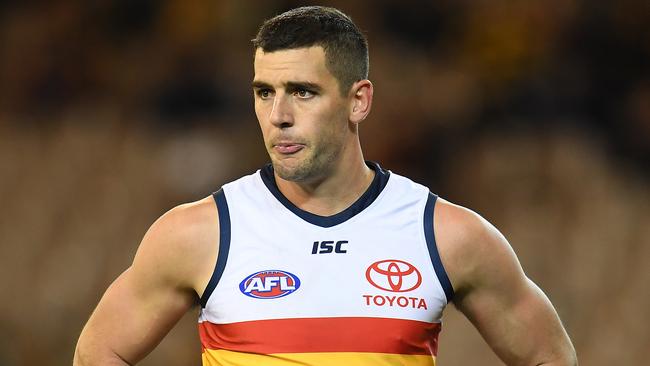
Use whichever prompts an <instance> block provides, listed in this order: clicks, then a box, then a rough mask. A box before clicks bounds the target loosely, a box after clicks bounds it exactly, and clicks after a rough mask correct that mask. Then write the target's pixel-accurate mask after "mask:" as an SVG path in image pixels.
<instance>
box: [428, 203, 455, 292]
mask: <svg viewBox="0 0 650 366" xmlns="http://www.w3.org/2000/svg"><path fill="white" fill-rule="evenodd" d="M437 199H438V196H436V195H435V194H433V193H431V192H429V197H428V198H427V203H426V206H425V207H424V237H425V239H426V241H427V248H428V249H429V256H430V257H431V263H432V264H433V269H434V271H435V272H436V276H437V277H438V281H440V285H441V286H442V289H443V290H444V291H445V296H446V297H447V303H450V302H451V300H452V298H453V296H454V288H453V287H452V285H451V281H449V277H448V276H447V272H446V271H445V267H444V266H443V265H442V260H441V259H440V253H438V246H437V245H436V236H435V232H434V227H433V209H434V207H435V205H436V200H437Z"/></svg>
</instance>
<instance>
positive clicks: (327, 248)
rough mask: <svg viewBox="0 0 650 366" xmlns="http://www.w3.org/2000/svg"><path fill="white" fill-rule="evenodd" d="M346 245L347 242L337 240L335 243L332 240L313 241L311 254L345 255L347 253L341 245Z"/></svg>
mask: <svg viewBox="0 0 650 366" xmlns="http://www.w3.org/2000/svg"><path fill="white" fill-rule="evenodd" d="M347 243H348V241H347V240H339V241H337V242H336V243H335V242H334V241H332V240H323V241H315V242H314V245H313V246H312V247H311V254H328V253H332V252H334V253H347V252H348V251H347V250H345V249H343V245H345V244H347Z"/></svg>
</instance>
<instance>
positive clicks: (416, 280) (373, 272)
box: [366, 259, 422, 292]
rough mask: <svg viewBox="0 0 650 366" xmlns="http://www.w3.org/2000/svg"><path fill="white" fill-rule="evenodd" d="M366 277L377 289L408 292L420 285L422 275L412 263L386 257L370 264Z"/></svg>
mask: <svg viewBox="0 0 650 366" xmlns="http://www.w3.org/2000/svg"><path fill="white" fill-rule="evenodd" d="M366 279H367V280H368V282H370V284H371V285H373V286H375V287H376V288H378V289H381V290H384V291H390V292H408V291H413V290H415V289H416V288H418V287H420V284H421V283H422V276H421V275H420V271H418V269H417V268H415V267H414V266H413V265H412V264H410V263H407V262H404V261H401V260H398V259H386V260H383V261H378V262H375V263H373V264H371V265H370V266H369V267H368V269H367V270H366Z"/></svg>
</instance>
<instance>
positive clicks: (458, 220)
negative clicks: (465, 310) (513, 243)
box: [434, 198, 523, 296]
mask: <svg viewBox="0 0 650 366" xmlns="http://www.w3.org/2000/svg"><path fill="white" fill-rule="evenodd" d="M434 230H435V236H436V244H437V246H438V251H439V253H440V257H441V260H442V262H443V265H444V267H445V270H446V272H447V275H448V276H449V278H450V281H451V282H452V286H453V288H454V291H455V293H456V295H460V296H462V295H463V293H465V292H467V291H469V290H471V289H472V288H476V287H480V286H481V285H485V284H484V283H483V282H485V281H490V280H491V279H493V278H498V277H500V276H499V272H500V271H507V272H512V271H515V272H521V268H520V266H519V262H518V260H517V258H516V256H515V254H514V252H513V250H512V248H511V247H510V244H509V243H508V242H507V240H506V239H505V237H504V236H503V235H502V234H501V233H500V232H499V230H497V229H496V228H495V227H494V226H493V225H492V224H491V223H490V222H488V221H487V220H485V219H484V218H483V217H481V216H480V215H479V214H477V213H476V212H474V211H472V210H470V209H467V208H465V207H462V206H459V205H456V204H453V203H451V202H448V201H446V200H444V199H440V198H439V199H438V200H437V202H436V207H435V211H434ZM522 274H523V272H522Z"/></svg>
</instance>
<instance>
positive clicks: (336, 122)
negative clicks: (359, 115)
mask: <svg viewBox="0 0 650 366" xmlns="http://www.w3.org/2000/svg"><path fill="white" fill-rule="evenodd" d="M254 68H255V78H254V80H253V92H254V96H255V114H256V115H257V119H258V121H259V123H260V127H261V129H262V135H263V137H264V144H265V145H266V150H267V151H268V153H269V156H270V157H271V162H272V163H273V168H274V169H275V172H276V174H278V175H279V176H280V177H281V178H282V179H285V180H289V181H295V182H314V181H318V180H320V179H323V178H324V177H326V176H327V175H328V174H329V173H330V172H331V169H332V167H333V166H334V165H335V163H336V162H337V161H338V159H340V158H341V157H342V152H343V150H344V149H345V146H346V144H348V143H349V141H350V138H351V135H352V134H351V129H350V126H349V123H348V122H349V120H348V117H349V116H348V109H349V108H348V106H349V101H348V99H347V97H346V96H342V95H341V94H340V90H339V85H338V82H337V79H336V78H335V77H334V76H333V75H332V74H331V73H330V72H329V70H328V69H327V67H326V66H325V52H324V50H323V48H322V47H320V46H317V47H308V48H299V49H291V50H281V51H275V52H269V53H265V52H263V51H262V50H261V49H257V51H256V53H255V62H254Z"/></svg>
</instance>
